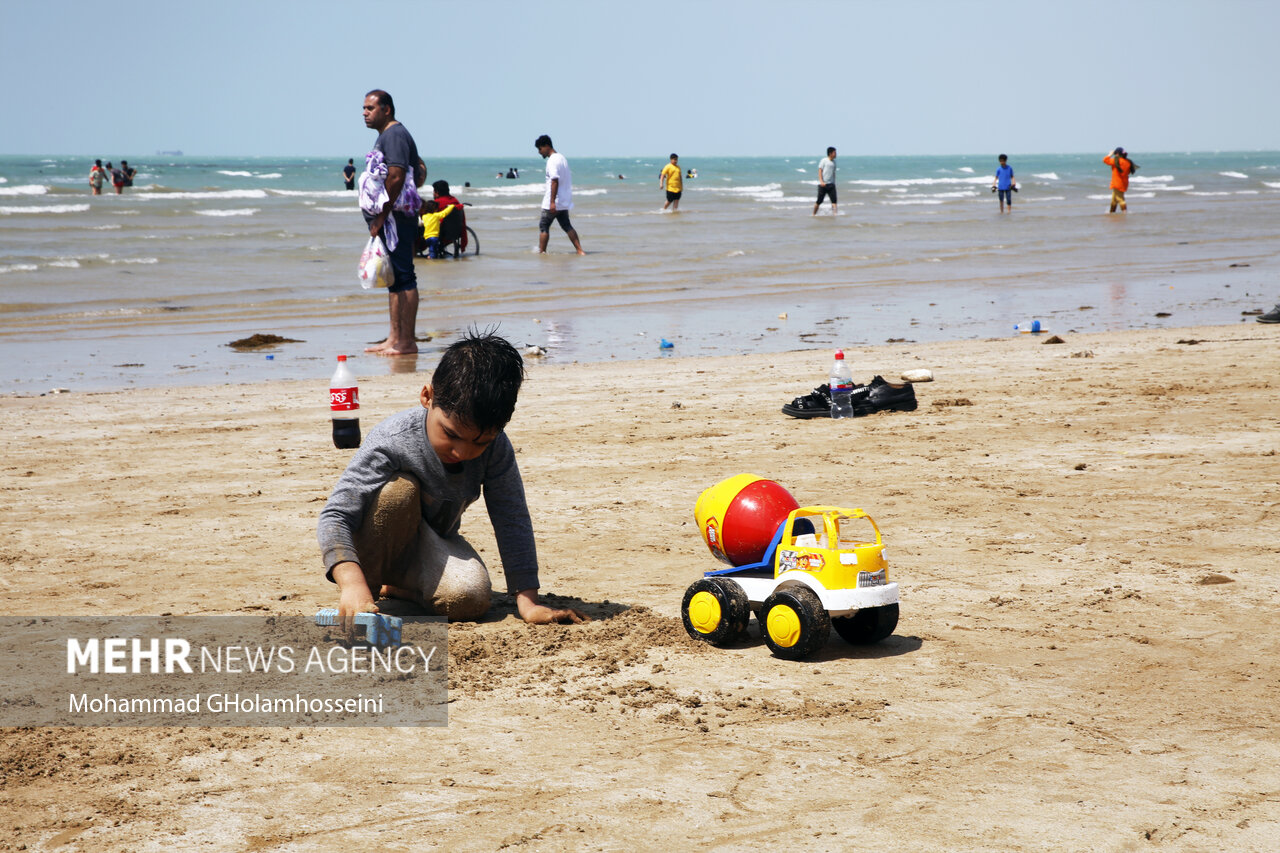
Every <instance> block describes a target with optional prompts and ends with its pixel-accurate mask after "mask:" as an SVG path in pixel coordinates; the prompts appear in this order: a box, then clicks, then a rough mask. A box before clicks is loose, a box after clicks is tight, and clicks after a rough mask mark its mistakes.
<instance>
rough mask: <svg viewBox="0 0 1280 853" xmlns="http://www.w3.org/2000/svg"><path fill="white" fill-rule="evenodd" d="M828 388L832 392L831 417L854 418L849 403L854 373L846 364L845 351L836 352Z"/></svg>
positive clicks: (851, 406)
mask: <svg viewBox="0 0 1280 853" xmlns="http://www.w3.org/2000/svg"><path fill="white" fill-rule="evenodd" d="M827 387H828V388H829V389H830V390H831V417H833V418H851V417H853V405H852V404H851V403H850V402H849V395H850V394H852V393H853V373H852V372H850V370H849V365H848V364H846V363H845V360H844V350H839V349H838V350H836V358H835V361H834V362H832V364H831V378H830V380H828V382H827Z"/></svg>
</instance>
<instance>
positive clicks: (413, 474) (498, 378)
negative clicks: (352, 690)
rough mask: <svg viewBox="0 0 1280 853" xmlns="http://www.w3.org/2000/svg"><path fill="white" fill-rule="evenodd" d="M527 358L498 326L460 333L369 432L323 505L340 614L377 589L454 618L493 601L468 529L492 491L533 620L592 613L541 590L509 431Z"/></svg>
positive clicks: (502, 547)
mask: <svg viewBox="0 0 1280 853" xmlns="http://www.w3.org/2000/svg"><path fill="white" fill-rule="evenodd" d="M523 379H524V362H523V360H522V359H521V358H520V353H518V352H517V351H516V349H515V347H513V346H512V345H511V344H510V343H508V342H507V341H506V340H504V339H502V338H500V337H498V336H497V335H494V334H491V333H488V332H483V333H481V332H472V333H468V334H467V335H466V336H464V337H463V338H462V339H461V340H459V341H457V342H456V343H454V344H453V345H451V346H450V347H449V348H448V349H447V350H445V353H444V355H443V357H441V359H440V364H439V366H438V367H436V370H435V373H434V374H433V375H432V377H431V382H430V384H428V385H426V386H425V387H423V389H422V393H421V395H420V398H419V399H420V402H421V403H422V405H421V406H420V407H415V408H413V409H409V410H407V411H404V412H401V413H399V414H397V415H392V416H391V417H389V418H387V419H386V420H385V421H383V422H382V423H380V424H378V425H377V426H376V427H374V428H373V430H371V431H370V432H369V435H368V437H367V438H365V440H364V443H363V444H362V445H361V447H360V449H359V450H358V451H357V452H356V454H355V456H354V457H352V459H351V463H350V464H349V465H348V466H347V470H346V471H345V472H344V473H343V475H342V477H341V478H340V479H339V480H338V484H337V486H335V487H334V490H333V494H332V495H331V496H330V497H329V502H328V503H327V504H325V507H324V509H323V510H321V511H320V523H319V527H318V530H317V536H318V538H319V540H320V548H321V551H322V552H323V555H324V563H325V566H326V568H327V570H328V575H327V576H328V578H329V579H330V580H332V581H334V582H335V583H337V584H338V589H339V606H338V611H339V618H340V620H341V623H342V625H343V626H344V627H345V628H347V629H348V630H350V629H351V626H352V622H353V620H354V619H355V614H357V613H360V612H366V611H376V610H377V609H378V607H377V605H376V604H374V596H375V593H376V594H378V595H380V596H382V597H391V598H405V599H409V600H411V601H416V602H418V603H419V604H421V605H422V606H424V607H426V608H427V609H428V610H431V611H433V612H435V613H436V614H438V615H441V616H445V617H447V618H449V619H451V620H455V621H456V620H474V619H479V618H480V617H481V616H483V615H484V613H485V611H487V610H488V609H489V597H490V583H489V571H488V569H487V568H485V565H484V563H483V562H482V561H481V559H480V557H479V555H478V554H476V552H475V550H474V549H473V548H472V547H471V546H470V545H469V544H468V543H467V541H466V540H465V539H463V538H462V537H461V536H459V535H458V528H459V525H460V523H461V521H462V513H463V511H464V510H465V509H466V508H467V507H468V506H470V505H471V504H472V503H474V502H475V500H476V498H478V497H480V492H481V489H483V491H484V500H485V506H486V507H487V508H488V510H489V520H490V522H491V523H492V524H493V532H494V535H495V537H496V538H497V541H498V552H499V554H500V555H501V556H502V568H503V571H504V572H505V573H506V577H507V588H508V590H509V591H510V592H512V593H514V594H515V597H516V609H517V610H518V611H519V613H520V618H522V619H524V621H526V622H530V623H537V624H544V623H549V622H583V621H585V620H586V617H585V616H583V614H581V613H580V612H578V611H576V610H568V609H563V610H562V609H555V608H551V607H547V606H546V605H543V604H541V603H539V601H538V556H537V551H536V550H535V546H534V541H533V525H532V522H531V521H530V519H529V508H528V505H527V504H526V502H525V495H524V483H523V481H522V480H521V479H520V471H519V469H518V468H517V467H516V459H515V451H514V450H513V449H512V447H511V441H510V440H509V439H508V438H507V436H506V434H505V433H504V432H503V431H502V430H503V428H504V427H505V426H506V425H507V422H508V421H510V420H511V415H512V412H513V411H514V410H515V405H516V395H517V394H518V393H519V391H520V383H521V382H522V381H523Z"/></svg>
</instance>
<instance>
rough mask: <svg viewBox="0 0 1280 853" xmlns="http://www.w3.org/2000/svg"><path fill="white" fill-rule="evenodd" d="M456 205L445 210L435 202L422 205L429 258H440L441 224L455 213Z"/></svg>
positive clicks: (423, 229) (423, 233) (423, 227)
mask: <svg viewBox="0 0 1280 853" xmlns="http://www.w3.org/2000/svg"><path fill="white" fill-rule="evenodd" d="M453 208H454V205H452V204H451V205H448V206H447V207H445V208H444V209H443V210H441V209H440V205H438V204H436V203H435V202H434V201H426V202H423V203H422V236H423V237H424V238H426V241H427V257H428V258H438V257H440V222H441V221H442V220H443V219H444V218H445V217H446V216H448V215H449V214H450V213H452V212H453Z"/></svg>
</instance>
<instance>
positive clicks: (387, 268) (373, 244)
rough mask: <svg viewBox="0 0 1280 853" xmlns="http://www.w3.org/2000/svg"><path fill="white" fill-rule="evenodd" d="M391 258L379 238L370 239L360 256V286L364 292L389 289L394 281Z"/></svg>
mask: <svg viewBox="0 0 1280 853" xmlns="http://www.w3.org/2000/svg"><path fill="white" fill-rule="evenodd" d="M395 278H396V275H395V272H394V271H393V270H392V269H391V258H390V256H389V255H388V254H387V247H386V245H385V244H384V243H383V242H382V238H381V237H370V238H369V242H368V243H366V244H365V247H364V252H362V253H361V255H360V286H361V287H363V288H364V289H365V290H372V289H373V288H375V287H390V286H391V283H392V282H394V281H395Z"/></svg>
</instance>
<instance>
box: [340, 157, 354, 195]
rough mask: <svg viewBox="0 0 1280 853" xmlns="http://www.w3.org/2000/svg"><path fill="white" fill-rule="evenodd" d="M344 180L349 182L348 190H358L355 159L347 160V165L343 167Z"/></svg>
mask: <svg viewBox="0 0 1280 853" xmlns="http://www.w3.org/2000/svg"><path fill="white" fill-rule="evenodd" d="M342 180H344V181H346V182H347V189H349V190H353V189H355V188H356V161H355V158H354V157H350V158H348V159H347V165H345V166H343V167H342Z"/></svg>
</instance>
